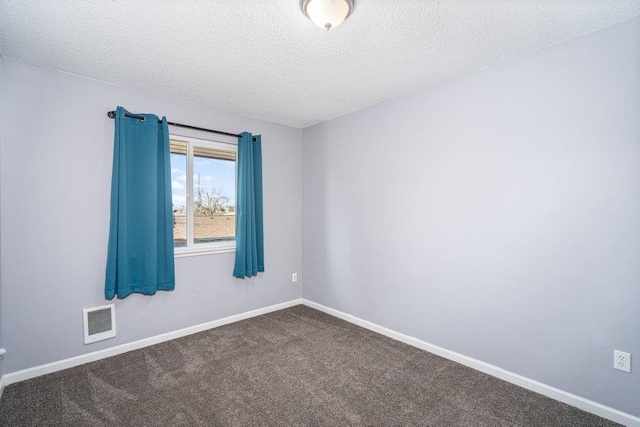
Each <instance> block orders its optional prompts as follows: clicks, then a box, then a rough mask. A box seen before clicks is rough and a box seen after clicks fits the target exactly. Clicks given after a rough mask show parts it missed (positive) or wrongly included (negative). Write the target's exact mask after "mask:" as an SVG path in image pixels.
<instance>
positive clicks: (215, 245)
mask: <svg viewBox="0 0 640 427" xmlns="http://www.w3.org/2000/svg"><path fill="white" fill-rule="evenodd" d="M169 140H170V141H180V142H185V143H186V145H187V153H186V163H187V167H186V171H185V172H186V175H187V179H186V182H185V184H186V192H185V193H186V201H185V209H186V217H187V218H186V221H187V224H186V228H187V230H186V232H187V236H186V237H187V246H183V247H175V246H174V248H173V253H174V257H175V258H182V257H189V256H198V255H208V254H217V253H227V252H235V250H236V240H235V236H234V240H233V241H220V242H210V243H197V244H196V243H193V219H194V216H193V210H194V202H193V194H194V180H193V151H194V150H193V148H194V145H197V146H201V147H206V148H213V149H216V150H221V151H231V152H233V153H235V158H236V159H235V162H234V163H235V184H236V206H237V200H238V197H237V195H238V143H237V142H224V141H218V140H213V139H202V138H194V137H190V136H184V135H178V134H174V133H169Z"/></svg>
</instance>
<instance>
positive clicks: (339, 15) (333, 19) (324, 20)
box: [302, 0, 353, 31]
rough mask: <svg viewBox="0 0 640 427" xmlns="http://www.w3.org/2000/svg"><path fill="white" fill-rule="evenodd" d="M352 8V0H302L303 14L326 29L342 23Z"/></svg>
mask: <svg viewBox="0 0 640 427" xmlns="http://www.w3.org/2000/svg"><path fill="white" fill-rule="evenodd" d="M352 10H353V0H302V11H303V12H304V14H305V15H307V16H308V17H309V19H311V21H312V22H313V23H314V24H316V25H317V26H318V27H320V28H324V29H325V30H327V31H329V30H330V29H332V28H335V27H337V26H338V25H340V24H342V21H344V20H345V19H347V16H349V14H351V11H352Z"/></svg>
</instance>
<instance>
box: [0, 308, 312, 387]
mask: <svg viewBox="0 0 640 427" xmlns="http://www.w3.org/2000/svg"><path fill="white" fill-rule="evenodd" d="M299 304H303V300H302V298H299V299H294V300H291V301H287V302H283V303H280V304H275V305H271V306H269V307H264V308H259V309H257V310H251V311H247V312H244V313H240V314H236V315H233V316H229V317H224V318H222V319H218V320H213V321H211V322H206V323H201V324H199V325H195V326H189V327H188V328H184V329H179V330H177V331H173V332H167V333H166V334H161V335H156V336H154V337H149V338H145V339H141V340H138V341H133V342H130V343H127V344H121V345H118V346H115V347H111V348H106V349H104V350H99V351H95V352H92V353H87V354H82V355H80V356H75V357H70V358H69V359H64V360H60V361H58V362H51V363H47V364H45V365H40V366H35V367H33V368H28V369H23V370H21V371H16V372H11V373H8V374H5V375H4V376H3V379H4V384H6V385H9V384H13V383H17V382H20V381H25V380H28V379H30V378H35V377H39V376H41V375H46V374H50V373H53V372H57V371H61V370H63V369H68V368H73V367H74V366H78V365H83V364H85V363H89V362H95V361H96V360H100V359H105V358H107V357H111V356H117V355H118V354H122V353H126V352H128V351H132V350H137V349H139V348H144V347H148V346H150V345H154V344H160V343H162V342H165V341H170V340H173V339H176V338H180V337H184V336H187V335H191V334H195V333H198V332H202V331H206V330H207V329H212V328H217V327H218V326H222V325H226V324H229V323H233V322H238V321H240V320H244V319H249V318H251V317H256V316H260V315H262V314H266V313H270V312H272V311H278V310H282V309H285V308H289V307H293V306H294V305H299Z"/></svg>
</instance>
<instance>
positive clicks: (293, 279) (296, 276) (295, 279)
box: [291, 273, 298, 282]
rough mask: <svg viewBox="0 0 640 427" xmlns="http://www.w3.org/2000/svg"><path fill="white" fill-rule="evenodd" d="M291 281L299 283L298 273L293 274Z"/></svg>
mask: <svg viewBox="0 0 640 427" xmlns="http://www.w3.org/2000/svg"><path fill="white" fill-rule="evenodd" d="M291 281H292V282H297V281H298V273H292V274H291Z"/></svg>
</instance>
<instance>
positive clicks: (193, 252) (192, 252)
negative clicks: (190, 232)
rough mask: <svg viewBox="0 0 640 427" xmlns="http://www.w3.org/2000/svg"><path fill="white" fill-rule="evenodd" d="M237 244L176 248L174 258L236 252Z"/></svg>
mask: <svg viewBox="0 0 640 427" xmlns="http://www.w3.org/2000/svg"><path fill="white" fill-rule="evenodd" d="M235 251H236V246H235V245H233V246H224V247H217V248H198V249H191V248H190V249H187V248H176V249H174V250H173V256H174V258H186V257H191V256H200V255H212V254H224V253H229V252H235Z"/></svg>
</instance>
